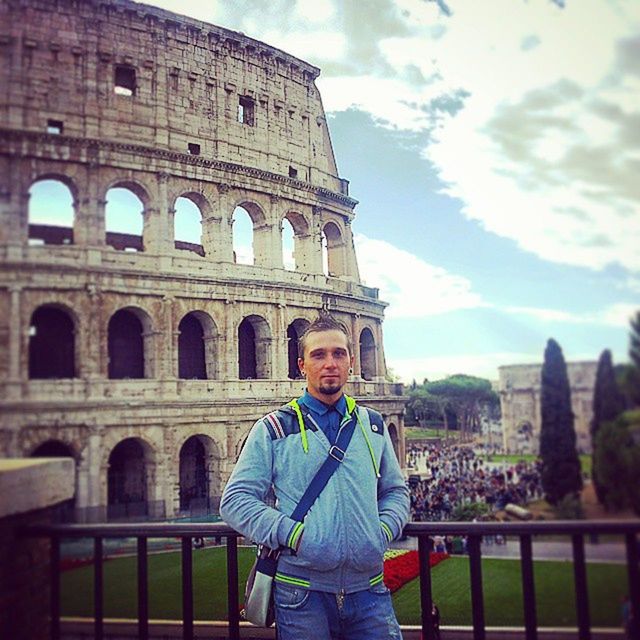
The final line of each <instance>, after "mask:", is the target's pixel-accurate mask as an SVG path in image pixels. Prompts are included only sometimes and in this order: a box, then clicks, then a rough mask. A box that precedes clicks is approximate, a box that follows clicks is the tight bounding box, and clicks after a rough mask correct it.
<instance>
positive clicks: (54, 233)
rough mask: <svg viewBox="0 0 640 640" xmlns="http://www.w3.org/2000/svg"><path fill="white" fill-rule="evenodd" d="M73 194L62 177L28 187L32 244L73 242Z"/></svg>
mask: <svg viewBox="0 0 640 640" xmlns="http://www.w3.org/2000/svg"><path fill="white" fill-rule="evenodd" d="M74 217H75V216H74V201H73V194H72V193H71V190H70V189H69V187H67V185H65V184H64V183H63V182H61V181H60V180H53V179H45V180H38V181H37V182H34V183H33V184H32V185H31V188H30V189H29V244H30V245H32V246H33V245H43V244H72V243H73V221H74Z"/></svg>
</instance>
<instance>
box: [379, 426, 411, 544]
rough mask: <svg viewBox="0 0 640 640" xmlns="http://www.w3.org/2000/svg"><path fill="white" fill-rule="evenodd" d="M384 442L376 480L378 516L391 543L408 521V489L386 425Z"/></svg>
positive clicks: (399, 534) (400, 533)
mask: <svg viewBox="0 0 640 640" xmlns="http://www.w3.org/2000/svg"><path fill="white" fill-rule="evenodd" d="M384 440H385V442H384V448H383V450H382V459H381V460H380V478H379V479H378V514H379V517H380V523H381V525H382V530H383V531H384V533H385V535H386V536H387V539H388V540H389V542H391V541H392V540H395V539H397V538H399V537H400V536H401V535H402V529H403V528H404V525H405V524H407V522H408V521H409V489H408V488H407V485H406V484H405V481H404V477H403V476H402V471H401V470H400V465H399V463H398V459H397V458H396V454H395V452H394V450H393V444H392V442H391V437H390V436H389V430H388V429H387V426H386V425H385V426H384Z"/></svg>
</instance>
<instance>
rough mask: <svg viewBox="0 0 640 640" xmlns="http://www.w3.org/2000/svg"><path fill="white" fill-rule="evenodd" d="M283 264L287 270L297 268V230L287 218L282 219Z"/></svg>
mask: <svg viewBox="0 0 640 640" xmlns="http://www.w3.org/2000/svg"><path fill="white" fill-rule="evenodd" d="M282 264H283V266H284V268H285V269H286V270H287V271H295V270H296V258H295V232H294V229H293V225H292V224H291V222H289V220H288V219H287V218H284V220H283V221H282Z"/></svg>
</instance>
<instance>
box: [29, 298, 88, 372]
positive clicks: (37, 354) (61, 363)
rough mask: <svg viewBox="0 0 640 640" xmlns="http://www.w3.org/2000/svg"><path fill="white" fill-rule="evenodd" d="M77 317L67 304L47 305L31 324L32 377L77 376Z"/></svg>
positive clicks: (30, 355) (30, 364) (39, 310)
mask: <svg viewBox="0 0 640 640" xmlns="http://www.w3.org/2000/svg"><path fill="white" fill-rule="evenodd" d="M77 323H78V319H77V316H76V315H75V314H74V313H73V312H72V311H71V310H70V309H69V308H67V307H66V306H65V305H62V304H58V303H51V304H44V305H40V306H39V307H37V308H36V309H35V310H34V312H33V313H32V314H31V320H30V323H29V378H30V379H35V380H38V379H59V378H75V377H76V375H77V373H76V372H77V369H78V367H77V362H76V332H77V331H76V327H77Z"/></svg>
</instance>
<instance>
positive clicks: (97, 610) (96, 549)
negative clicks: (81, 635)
mask: <svg viewBox="0 0 640 640" xmlns="http://www.w3.org/2000/svg"><path fill="white" fill-rule="evenodd" d="M103 571H104V564H103V557H102V538H101V537H99V536H96V537H95V538H94V540H93V637H94V638H95V640H102V638H103V632H104V609H103V606H104V605H103V602H104V598H103V595H104V573H103Z"/></svg>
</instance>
